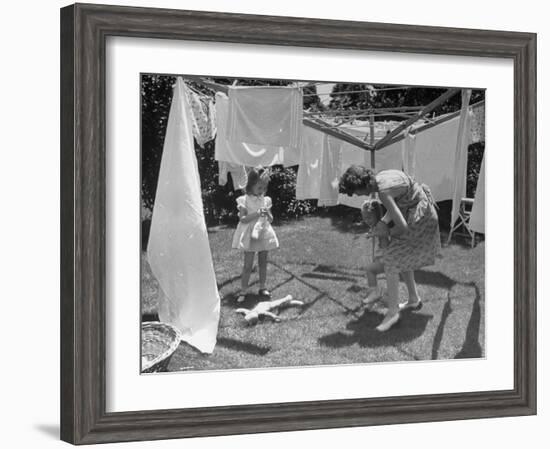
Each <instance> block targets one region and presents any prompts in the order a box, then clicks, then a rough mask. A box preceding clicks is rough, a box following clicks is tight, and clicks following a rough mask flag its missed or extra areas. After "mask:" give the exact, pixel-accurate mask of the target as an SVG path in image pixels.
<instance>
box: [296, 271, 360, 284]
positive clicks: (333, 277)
mask: <svg viewBox="0 0 550 449" xmlns="http://www.w3.org/2000/svg"><path fill="white" fill-rule="evenodd" d="M302 277H303V278H310V279H320V280H323V281H344V282H356V281H357V279H356V278H352V277H349V276H342V275H326V274H319V273H304V274H302Z"/></svg>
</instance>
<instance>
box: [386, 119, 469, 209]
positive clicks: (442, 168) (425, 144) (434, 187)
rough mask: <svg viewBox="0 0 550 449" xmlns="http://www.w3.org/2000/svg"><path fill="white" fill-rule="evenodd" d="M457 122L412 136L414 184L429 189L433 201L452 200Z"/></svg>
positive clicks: (440, 125) (436, 126)
mask: <svg viewBox="0 0 550 449" xmlns="http://www.w3.org/2000/svg"><path fill="white" fill-rule="evenodd" d="M459 121H460V118H459V117H455V118H453V119H450V120H447V121H445V122H443V123H440V124H438V125H435V126H433V127H431V128H428V129H426V130H423V131H420V132H417V133H416V145H415V148H416V168H415V180H416V181H418V182H421V183H424V184H427V185H428V186H429V187H430V190H431V191H432V195H433V197H434V199H435V201H445V200H450V199H451V198H452V197H453V180H454V178H455V173H456V167H455V165H454V161H455V153H456V144H457V137H458V127H459ZM384 151H385V149H383V150H381V151H380V152H384ZM377 155H378V153H377Z"/></svg>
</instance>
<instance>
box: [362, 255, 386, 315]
mask: <svg viewBox="0 0 550 449" xmlns="http://www.w3.org/2000/svg"><path fill="white" fill-rule="evenodd" d="M383 272H384V265H383V264H382V263H381V262H379V261H375V262H371V263H369V264H368V265H367V281H368V284H369V289H368V294H367V297H366V298H365V299H364V300H363V304H364V305H366V306H369V305H371V304H374V303H375V302H376V301H378V300H379V299H381V298H382V295H383V294H384V291H383V290H382V288H381V287H379V286H378V280H377V275H379V274H380V273H383Z"/></svg>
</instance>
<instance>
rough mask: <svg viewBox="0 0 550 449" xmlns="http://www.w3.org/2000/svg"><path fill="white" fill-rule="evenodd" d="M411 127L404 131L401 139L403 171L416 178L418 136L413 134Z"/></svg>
mask: <svg viewBox="0 0 550 449" xmlns="http://www.w3.org/2000/svg"><path fill="white" fill-rule="evenodd" d="M411 129H412V128H411V127H409V128H407V129H406V130H405V132H404V133H403V140H402V141H401V159H402V166H403V171H404V172H405V173H406V174H407V175H409V176H411V177H412V178H414V175H415V168H416V136H414V135H413V134H411Z"/></svg>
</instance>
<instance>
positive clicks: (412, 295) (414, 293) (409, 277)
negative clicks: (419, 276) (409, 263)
mask: <svg viewBox="0 0 550 449" xmlns="http://www.w3.org/2000/svg"><path fill="white" fill-rule="evenodd" d="M401 274H402V276H403V281H404V282H405V285H406V286H407V290H408V292H409V301H408V303H409V304H417V303H418V302H419V301H420V297H419V296H418V290H417V289H416V282H415V280H414V271H403V272H402V273H401Z"/></svg>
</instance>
